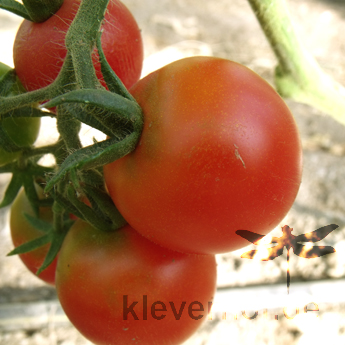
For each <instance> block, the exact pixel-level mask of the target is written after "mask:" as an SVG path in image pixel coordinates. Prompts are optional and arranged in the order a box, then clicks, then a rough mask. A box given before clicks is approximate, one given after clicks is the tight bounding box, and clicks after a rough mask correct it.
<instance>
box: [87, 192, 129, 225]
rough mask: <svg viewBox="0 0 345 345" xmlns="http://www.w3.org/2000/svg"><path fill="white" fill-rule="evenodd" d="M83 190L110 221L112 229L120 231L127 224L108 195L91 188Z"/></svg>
mask: <svg viewBox="0 0 345 345" xmlns="http://www.w3.org/2000/svg"><path fill="white" fill-rule="evenodd" d="M84 189H85V191H86V193H87V195H88V196H90V198H91V199H93V200H94V201H95V203H96V204H97V206H98V207H99V209H100V211H101V212H102V213H103V214H104V215H105V216H106V217H107V218H109V219H110V220H111V222H112V224H113V227H112V228H116V229H120V228H122V227H123V226H124V225H126V224H127V221H126V220H125V219H124V218H123V216H122V215H121V213H120V212H119V210H118V209H117V208H116V206H115V205H114V203H113V201H112V200H111V198H110V196H109V194H108V193H106V192H105V191H101V190H99V189H96V188H94V187H91V186H85V187H84Z"/></svg>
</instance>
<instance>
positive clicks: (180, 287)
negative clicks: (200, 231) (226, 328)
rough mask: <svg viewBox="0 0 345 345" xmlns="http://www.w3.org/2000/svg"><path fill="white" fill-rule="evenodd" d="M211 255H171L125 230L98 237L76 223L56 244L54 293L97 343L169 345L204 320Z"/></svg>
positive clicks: (211, 284)
mask: <svg viewBox="0 0 345 345" xmlns="http://www.w3.org/2000/svg"><path fill="white" fill-rule="evenodd" d="M215 286H216V262H215V257H214V256H213V255H195V254H184V253H178V252H174V251H171V250H168V249H166V248H163V247H160V246H157V245H155V244H154V243H152V242H151V241H148V240H147V239H145V238H144V237H142V236H141V235H140V234H138V233H137V232H136V231H135V230H133V229H132V228H131V227H130V226H129V225H126V226H125V227H123V228H121V229H119V230H117V231H109V232H105V231H99V230H96V229H94V228H93V227H92V226H90V225H89V224H88V223H85V222H83V221H81V220H79V221H77V222H76V223H75V224H74V225H73V226H72V228H71V229H70V231H69V232H68V234H67V236H66V238H65V240H64V243H63V245H62V248H61V251H60V255H59V260H58V265H57V271H56V288H57V293H58V297H59V300H60V303H61V305H62V307H63V309H64V311H65V312H66V315H67V316H68V318H69V319H70V320H71V322H72V323H73V325H74V326H75V327H76V328H77V329H78V330H79V331H80V332H81V333H82V334H83V335H84V336H85V337H86V338H88V339H89V340H90V341H92V342H93V343H95V344H98V345H101V344H102V345H105V344H107V345H111V344H114V345H115V344H122V345H126V344H159V345H168V344H169V345H174V344H180V343H181V342H183V341H184V340H186V339H187V338H188V337H189V336H190V335H192V333H194V331H195V330H196V329H197V328H198V327H199V326H200V324H201V323H202V321H204V320H205V319H206V318H207V313H208V308H209V302H212V299H213V296H214V293H215Z"/></svg>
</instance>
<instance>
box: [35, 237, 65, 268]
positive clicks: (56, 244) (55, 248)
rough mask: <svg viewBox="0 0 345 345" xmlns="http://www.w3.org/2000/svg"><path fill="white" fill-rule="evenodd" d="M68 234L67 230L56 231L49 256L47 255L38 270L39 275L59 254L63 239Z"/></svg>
mask: <svg viewBox="0 0 345 345" xmlns="http://www.w3.org/2000/svg"><path fill="white" fill-rule="evenodd" d="M66 234H67V231H65V232H54V234H53V239H52V242H51V245H50V248H49V251H48V253H47V256H46V257H45V259H44V261H43V264H42V266H41V267H40V268H39V269H38V271H37V272H36V274H37V275H39V274H40V273H41V272H42V271H43V270H45V269H46V268H47V267H48V266H49V265H50V264H51V263H52V262H53V261H54V259H55V257H56V256H57V255H58V253H59V251H60V249H61V246H62V243H63V240H64V239H65V236H66Z"/></svg>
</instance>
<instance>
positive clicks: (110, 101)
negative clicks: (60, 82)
mask: <svg viewBox="0 0 345 345" xmlns="http://www.w3.org/2000/svg"><path fill="white" fill-rule="evenodd" d="M64 103H82V104H86V105H94V106H96V107H99V108H100V109H102V110H105V111H108V112H110V113H114V114H117V115H118V116H119V117H121V118H122V119H123V120H126V121H133V120H134V119H135V117H133V114H137V113H138V111H139V112H141V110H140V107H139V105H138V104H137V103H136V102H134V101H130V100H128V99H127V98H124V97H122V96H120V95H117V94H115V93H112V92H109V91H106V90H99V89H81V90H73V91H70V92H68V93H66V94H64V95H61V96H58V97H55V98H53V99H52V100H50V101H49V102H47V103H45V104H43V105H42V107H47V108H52V107H56V106H58V105H60V104H64Z"/></svg>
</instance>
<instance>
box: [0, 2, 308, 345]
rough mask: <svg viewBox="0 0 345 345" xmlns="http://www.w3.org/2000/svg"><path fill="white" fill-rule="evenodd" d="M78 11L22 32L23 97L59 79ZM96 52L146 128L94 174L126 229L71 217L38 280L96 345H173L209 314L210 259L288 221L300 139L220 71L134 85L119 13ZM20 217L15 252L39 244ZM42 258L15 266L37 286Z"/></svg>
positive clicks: (262, 85) (42, 214) (129, 42)
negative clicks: (242, 232)
mask: <svg viewBox="0 0 345 345" xmlns="http://www.w3.org/2000/svg"><path fill="white" fill-rule="evenodd" d="M79 4H80V0H65V1H64V3H63V5H62V7H61V8H60V9H59V10H58V12H57V13H56V15H54V16H52V17H51V18H49V19H48V20H46V21H45V22H43V23H32V22H29V21H24V22H23V24H22V25H21V27H20V28H19V31H18V34H17V37H16V41H15V45H14V63H15V69H16V73H17V75H18V77H19V79H20V80H21V82H22V83H23V85H24V86H25V88H26V89H27V90H28V91H31V90H36V89H39V88H42V87H44V86H47V85H48V84H49V83H50V82H52V81H53V80H54V79H55V78H56V77H57V75H58V73H59V70H60V69H61V66H62V63H63V61H64V59H65V57H66V48H65V47H64V44H63V42H64V37H65V34H66V31H67V29H68V26H69V24H70V22H71V21H72V20H73V18H74V16H75V13H76V11H77V9H78V6H79ZM102 46H103V50H104V53H105V56H106V58H107V60H108V62H109V64H110V66H111V67H112V68H113V69H114V71H115V72H116V73H117V75H118V76H119V77H120V79H121V80H122V81H123V83H124V84H125V86H126V87H127V88H128V89H129V91H130V93H131V95H132V96H133V97H134V99H135V100H136V101H137V103H138V104H139V105H140V107H141V109H142V112H143V117H144V128H143V132H142V134H141V137H140V140H139V142H138V144H137V147H136V148H135V150H134V151H132V152H131V153H130V154H127V155H126V156H124V157H123V158H120V159H118V160H116V161H114V162H112V163H111V164H108V165H105V166H104V168H103V173H104V183H105V185H106V188H107V191H108V192H109V195H110V197H111V199H112V200H113V203H114V204H115V205H116V207H117V208H118V210H119V211H120V213H121V214H122V216H123V217H124V218H125V219H126V221H127V222H128V224H127V225H125V226H124V227H121V228H120V229H117V230H112V229H110V227H109V229H108V230H109V231H100V230H99V229H96V228H95V227H93V226H92V225H90V224H89V223H87V222H85V221H84V220H82V219H78V218H77V217H75V216H70V218H71V219H73V220H75V222H74V224H73V225H72V227H71V228H70V229H69V230H68V233H67V235H66V237H65V238H64V241H63V244H62V247H61V249H60V252H59V254H58V256H57V257H56V258H55V260H54V261H53V263H52V264H51V265H50V266H48V268H46V269H45V270H43V271H42V272H41V273H40V274H39V278H41V279H42V280H44V281H45V282H47V283H49V284H52V285H55V286H56V289H57V293H58V297H59V300H60V302H61V305H62V307H63V309H64V311H65V312H66V315H67V316H68V318H69V319H70V320H71V322H72V323H73V325H74V326H75V327H76V328H77V329H78V330H79V331H80V332H81V333H82V334H83V335H84V336H85V337H86V338H88V339H89V340H90V341H92V342H93V343H95V344H99V345H109V344H122V345H126V344H159V345H178V344H181V343H182V342H183V341H185V340H186V339H187V338H188V337H190V336H191V335H192V334H193V333H194V332H195V331H196V329H197V328H198V327H199V326H200V325H201V323H202V322H203V321H205V320H206V318H207V314H208V312H209V311H210V307H211V305H212V300H213V297H214V294H215V289H216V280H217V270H216V266H217V265H216V260H215V254H218V253H224V252H228V251H233V250H236V249H238V248H241V247H243V246H245V245H247V243H246V242H245V240H244V239H242V238H241V237H240V236H238V235H236V231H237V230H239V229H247V230H252V231H255V232H259V233H261V234H267V233H268V232H269V231H271V230H272V229H273V228H274V227H275V226H277V225H278V224H279V222H280V221H281V220H282V219H283V217H284V216H285V215H286V214H287V212H288V211H289V209H290V208H291V206H292V203H293V202H294V199H295V197H296V194H297V192H298V189H299V185H300V182H301V170H302V162H301V161H302V157H301V152H302V151H301V145H300V140H299V135H298V130H297V126H296V124H295V122H294V119H293V116H292V114H291V113H290V111H289V109H288V107H287V106H286V105H285V103H284V101H283V100H282V99H281V98H280V96H279V95H278V94H277V93H276V91H275V90H274V89H273V88H272V87H271V86H270V85H269V84H268V83H267V82H266V81H264V80H263V79H262V78H261V77H259V76H258V75H257V74H255V73H254V72H252V71H251V70H249V69H248V68H246V67H244V66H242V65H240V64H238V63H235V62H232V61H229V60H225V59H220V58H215V57H192V58H187V59H182V60H179V61H177V62H174V63H172V64H169V65H167V66H165V67H163V68H161V69H159V70H157V71H155V72H153V73H151V74H150V75H148V76H147V77H145V78H143V79H141V80H139V77H140V73H141V67H142V60H143V50H142V41H141V36H140V30H139V28H138V26H137V24H136V22H135V20H134V18H133V16H132V15H131V13H130V12H129V11H128V9H127V8H126V7H125V6H124V5H123V4H122V3H121V2H120V1H118V0H111V1H110V3H109V7H108V9H107V11H106V14H105V21H104V24H103V34H102ZM93 56H94V64H95V69H96V72H97V76H98V77H99V79H100V80H101V82H102V84H103V85H104V86H106V84H105V82H104V80H102V74H101V72H100V66H99V62H98V55H97V53H96V52H94V54H93ZM28 60H29V61H31V62H32V65H31V66H30V68H28V66H27V63H26V62H27V61H28ZM138 80H139V81H138ZM13 159H15V158H13ZM0 164H1V152H0ZM38 194H39V198H40V199H42V198H43V193H42V191H41V190H40V189H39V190H38ZM84 201H85V202H86V203H88V201H87V200H84ZM26 215H31V216H35V212H34V210H33V209H32V207H31V205H30V203H29V201H28V199H27V197H26V196H25V193H24V191H22V192H21V193H20V194H19V196H18V197H17V199H16V200H15V202H14V204H13V206H12V210H11V220H10V223H11V224H10V225H11V234H12V239H13V244H14V246H15V247H18V246H20V245H22V244H23V243H25V242H27V241H30V240H32V239H35V238H37V237H39V236H41V235H42V234H41V233H40V231H39V230H37V229H36V228H35V227H34V226H33V225H32V224H31V223H30V222H29V221H28V217H27V216H26ZM38 218H39V219H40V220H41V221H44V222H47V223H53V222H54V215H53V212H52V210H51V207H40V208H39V215H38ZM67 218H68V217H67ZM55 221H56V219H55ZM105 230H107V229H105ZM48 250H49V244H48V245H45V246H42V247H41V248H39V249H36V250H34V251H31V252H29V253H26V254H20V257H21V259H22V261H23V262H24V264H25V265H26V266H27V267H28V269H29V270H30V271H31V272H33V273H36V272H37V270H38V268H39V267H40V266H41V265H42V263H43V261H44V258H45V257H46V255H47V252H48Z"/></svg>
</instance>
